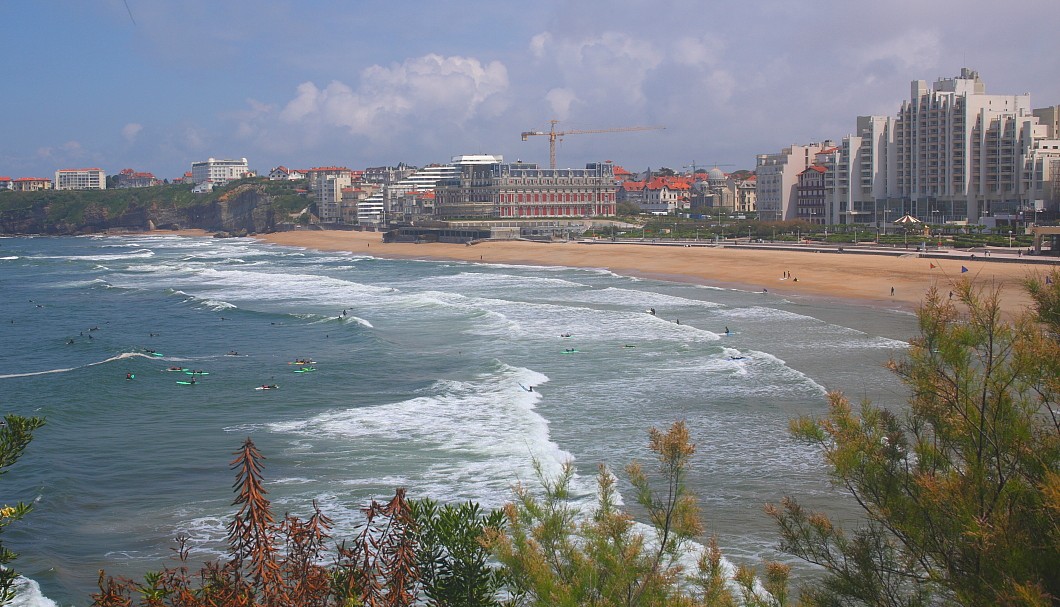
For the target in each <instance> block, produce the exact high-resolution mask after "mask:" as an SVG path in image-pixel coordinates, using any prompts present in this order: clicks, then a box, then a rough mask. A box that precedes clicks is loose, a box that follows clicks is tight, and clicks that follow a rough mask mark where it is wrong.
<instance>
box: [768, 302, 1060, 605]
mask: <svg viewBox="0 0 1060 607" xmlns="http://www.w3.org/2000/svg"><path fill="white" fill-rule="evenodd" d="M1043 286H1044V285H1043ZM1052 287H1055V285H1052ZM954 290H955V291H956V292H957V293H958V294H959V298H958V299H959V303H957V302H952V301H949V300H943V298H942V297H940V296H939V294H938V293H937V291H935V290H932V291H931V292H930V293H929V295H928V296H927V298H926V300H925V302H924V304H923V305H922V307H921V308H920V310H919V313H918V316H919V321H920V336H919V337H917V338H915V339H913V340H912V341H911V342H910V349H909V352H908V355H907V356H906V358H905V359H904V360H902V361H897V362H896V361H892V363H891V365H890V367H891V369H892V370H893V371H894V372H895V373H896V374H897V375H898V376H899V377H900V378H901V379H902V381H903V382H904V383H905V384H906V385H907V386H908V387H909V389H910V392H911V397H910V400H909V409H908V411H907V412H905V413H895V412H892V411H889V410H886V409H882V408H879V407H875V406H873V405H871V404H870V403H864V404H862V405H861V407H860V408H859V409H858V410H857V411H856V412H855V410H854V408H853V407H852V406H851V405H850V403H849V402H848V401H847V400H846V398H845V397H843V395H842V394H839V393H832V394H830V395H829V399H830V401H831V410H830V413H829V415H828V416H827V417H825V418H822V419H801V420H797V421H795V422H794V423H793V425H792V428H793V432H794V433H795V435H796V436H798V437H799V438H801V439H803V440H805V441H807V442H809V443H811V444H814V445H817V446H819V447H820V448H821V449H822V450H823V452H824V455H825V459H826V460H827V462H828V464H829V466H830V467H831V469H832V476H833V480H834V481H835V482H836V484H838V485H839V486H841V487H843V488H844V489H846V490H847V491H849V492H850V493H851V494H853V496H854V498H855V499H856V500H857V502H858V504H859V505H860V506H861V507H862V509H863V510H864V513H865V515H866V518H867V522H866V523H865V524H864V525H863V526H862V527H861V528H859V529H858V530H857V531H856V532H855V533H854V534H853V536H848V535H847V534H846V533H845V532H844V531H843V530H842V529H840V528H838V527H837V526H836V525H835V524H834V523H833V522H832V521H831V520H830V519H829V518H828V517H827V516H826V515H824V514H822V513H808V512H805V511H803V510H802V508H801V507H800V506H799V505H798V503H797V502H796V501H795V500H794V499H791V498H789V499H786V500H785V501H784V502H783V504H782V505H781V506H780V507H776V506H771V507H769V508H768V511H769V513H770V514H771V515H772V516H773V517H774V519H775V520H776V521H777V523H778V525H779V527H780V530H781V534H782V538H783V539H782V548H783V549H784V550H786V551H788V552H791V553H792V554H795V555H797V556H799V557H801V558H803V559H806V560H808V561H810V562H813V563H817V564H819V565H821V566H823V567H824V568H825V569H826V570H827V571H828V573H829V575H828V577H827V578H826V579H825V581H824V582H822V583H821V584H819V585H817V586H815V587H813V588H811V589H809V590H808V592H807V593H806V595H805V597H806V599H807V600H808V601H809V602H810V603H811V604H819V605H839V604H842V605H929V604H931V605H934V604H950V603H954V604H960V605H999V604H1006V605H1047V604H1050V601H1053V602H1054V603H1053V604H1055V601H1056V600H1058V597H1060V576H1058V575H1057V571H1060V526H1058V524H1057V520H1058V518H1057V514H1058V513H1060V499H1058V497H1060V476H1058V473H1057V470H1058V464H1060V417H1058V416H1060V414H1058V405H1060V400H1058V398H1057V396H1058V394H1060V392H1058V388H1060V381H1058V380H1060V347H1058V345H1057V342H1056V341H1055V340H1054V339H1052V338H1051V337H1049V336H1048V334H1047V333H1045V332H1043V331H1042V329H1041V325H1040V324H1038V323H1037V322H1035V320H1036V319H1034V318H1031V317H1029V316H1024V317H1021V318H1018V319H1016V320H1014V321H1011V322H1008V321H1004V320H1003V319H1002V317H1001V312H1000V305H999V292H998V291H997V290H986V289H983V288H978V287H975V286H974V285H973V284H971V283H970V282H967V281H964V282H962V283H960V284H958V285H957V286H956V288H955V289H954ZM1032 293H1033V291H1032ZM1038 293H1039V295H1040V297H1039V301H1041V302H1042V306H1041V307H1042V310H1041V311H1042V312H1049V313H1051V312H1050V310H1051V311H1055V310H1056V307H1055V305H1056V304H1055V302H1056V301H1058V299H1057V298H1056V292H1055V288H1053V289H1050V290H1048V292H1047V291H1046V290H1045V289H1044V288H1043V289H1042V290H1040V291H1038ZM958 306H959V307H958ZM1045 317H1046V315H1045V314H1043V318H1045ZM1050 318H1051V317H1050Z"/></svg>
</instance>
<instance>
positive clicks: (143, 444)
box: [0, 235, 916, 605]
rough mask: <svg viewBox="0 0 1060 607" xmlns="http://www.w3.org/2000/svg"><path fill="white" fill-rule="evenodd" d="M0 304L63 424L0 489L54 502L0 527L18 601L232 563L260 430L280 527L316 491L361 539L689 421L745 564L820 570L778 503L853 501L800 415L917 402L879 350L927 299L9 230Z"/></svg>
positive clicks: (718, 511)
mask: <svg viewBox="0 0 1060 607" xmlns="http://www.w3.org/2000/svg"><path fill="white" fill-rule="evenodd" d="M779 278H780V277H779V276H778V279H779ZM651 309H654V310H655V314H654V315H653V314H651V313H649V310H651ZM0 311H2V312H0V344H2V346H0V414H3V415H7V414H12V413H13V414H20V415H38V416H44V417H46V418H47V424H46V425H45V426H44V427H43V428H41V429H40V430H39V431H38V432H37V433H36V436H35V439H34V441H33V443H32V444H31V445H30V447H29V448H28V449H27V451H26V454H25V456H24V457H23V459H22V460H21V461H19V462H18V464H17V465H16V466H14V467H13V468H12V469H11V470H10V471H9V473H8V474H6V475H4V476H3V478H2V480H0V483H2V487H3V490H2V498H0V501H3V502H4V503H13V502H15V501H20V500H21V501H27V502H34V504H35V507H34V510H33V512H32V513H31V514H30V515H29V516H28V517H27V518H26V519H24V520H23V521H21V522H19V523H17V524H15V525H13V526H11V527H9V528H8V529H7V530H5V534H4V542H5V545H7V546H8V547H10V548H11V549H13V550H15V551H16V552H19V553H20V557H19V559H18V560H17V561H16V562H15V566H16V568H17V569H18V570H19V571H20V572H21V573H23V574H24V575H25V576H26V577H27V578H28V580H29V582H27V587H26V589H25V591H24V593H23V596H22V597H21V602H22V604H24V605H51V604H53V602H54V604H59V605H84V604H87V603H88V602H89V593H91V592H92V591H93V590H94V589H95V584H96V578H97V572H98V570H99V569H106V571H107V572H108V573H109V574H112V575H123V576H132V577H136V576H139V575H142V574H143V572H145V571H150V570H157V569H159V568H160V567H161V566H162V565H163V564H164V563H172V557H173V551H172V548H173V546H174V543H173V538H174V537H175V536H177V535H178V534H181V533H184V534H187V535H189V536H190V537H191V539H192V542H191V543H192V546H193V553H192V562H193V563H198V562H201V561H203V560H205V559H209V558H213V557H216V556H219V555H221V550H222V549H223V544H224V537H225V523H226V522H227V520H229V518H230V516H231V514H232V513H233V512H234V509H233V507H232V505H231V503H232V499H233V497H234V495H233V493H232V483H233V480H234V475H233V472H232V471H231V470H230V469H229V463H230V461H231V460H232V458H233V453H234V452H235V451H236V450H237V449H238V448H239V446H240V445H241V444H242V442H243V440H244V439H245V438H246V437H248V436H249V437H252V438H253V440H254V442H255V444H256V445H257V446H258V448H259V449H260V450H261V451H262V452H263V453H264V455H265V457H266V458H267V459H266V461H265V479H266V487H267V489H268V490H269V492H270V493H269V496H268V497H269V498H270V499H271V500H272V503H273V506H274V510H275V513H276V514H277V516H282V515H283V513H284V512H291V513H293V514H297V515H300V516H307V515H308V514H309V513H310V511H311V504H312V502H313V501H314V500H316V502H317V503H318V504H319V505H320V507H321V509H322V510H323V512H324V513H325V514H327V515H328V516H329V517H331V518H332V519H333V520H334V521H335V529H334V530H333V535H334V536H335V537H336V538H340V539H341V538H348V537H351V536H353V535H354V533H355V532H356V528H357V525H358V523H359V522H360V520H361V512H360V508H361V507H362V506H364V505H365V504H366V503H367V501H368V500H371V499H372V498H377V499H386V498H389V497H390V496H392V495H393V492H394V489H395V488H397V487H406V488H407V489H408V494H409V496H410V497H411V498H421V497H430V498H434V499H437V500H441V501H445V502H459V501H464V500H474V501H477V502H480V503H482V504H483V505H484V506H487V507H490V508H495V507H499V506H501V505H502V504H503V503H505V502H506V501H508V500H509V499H510V497H511V487H512V485H513V484H514V483H517V482H523V483H529V484H533V483H534V472H533V462H534V460H535V459H536V460H537V461H539V462H540V463H541V465H542V467H543V468H544V470H545V471H546V472H555V471H557V470H558V469H559V468H560V466H561V465H562V463H563V462H564V461H566V460H572V461H573V462H574V463H575V465H576V468H577V471H578V476H577V478H576V479H575V487H576V490H577V492H578V493H579V495H580V496H581V497H582V498H583V499H586V500H590V499H591V498H592V494H593V490H594V487H595V485H594V480H595V473H596V467H597V465H598V464H599V463H604V464H607V465H608V466H610V467H611V468H612V469H613V470H615V471H616V472H617V473H619V476H620V477H621V472H620V471H621V470H622V468H623V467H624V466H625V464H627V463H628V462H629V461H631V460H633V459H637V460H640V461H642V462H643V461H647V460H648V459H649V458H650V453H649V452H648V450H647V431H648V429H649V428H650V427H652V426H656V427H660V428H666V427H668V426H669V425H670V424H671V423H672V422H674V421H676V420H685V421H687V423H688V425H689V427H690V429H691V432H692V436H693V440H694V441H695V443H696V444H697V453H696V456H695V467H694V469H693V471H692V477H691V487H692V488H693V489H694V490H695V492H696V493H697V494H698V496H699V497H700V500H701V503H702V505H703V511H704V518H705V520H706V523H707V527H708V530H709V532H711V533H713V534H715V535H717V537H718V541H719V544H720V546H721V548H722V550H723V552H724V554H725V555H726V557H727V558H728V559H729V560H731V561H733V562H736V563H755V562H757V561H758V560H759V559H761V558H763V557H769V558H781V559H785V560H788V561H789V562H792V564H793V565H794V566H795V572H794V573H795V576H796V577H799V576H805V575H813V571H812V569H810V568H809V566H807V565H803V564H800V563H799V562H798V561H790V559H787V557H784V555H782V554H779V553H777V552H776V544H777V541H778V536H777V533H776V531H775V529H774V526H773V523H772V521H771V520H770V519H769V518H768V517H767V516H766V515H765V514H764V513H763V510H762V508H763V505H764V504H766V503H767V502H777V501H778V500H780V498H781V497H782V496H784V495H794V496H796V497H798V498H799V499H800V501H802V502H804V503H805V504H806V505H808V506H811V507H814V508H824V509H827V510H828V511H829V512H832V513H836V514H837V515H838V516H839V518H840V519H844V520H853V519H854V518H855V517H856V515H857V511H856V508H855V507H854V505H853V504H852V501H851V500H850V499H849V497H848V496H845V495H843V494H842V493H841V492H839V491H838V490H836V489H834V488H833V487H832V486H831V485H830V484H829V482H828V476H827V469H826V468H825V466H824V464H823V462H822V459H821V457H820V454H819V453H818V452H816V451H815V450H813V449H812V448H810V447H807V446H805V445H802V444H799V443H796V442H795V441H793V440H792V439H791V438H790V437H789V435H788V429H787V428H788V421H789V420H790V419H791V418H793V417H795V416H797V415H803V414H817V415H819V414H824V413H825V412H826V411H827V403H826V401H825V391H826V390H831V389H839V390H843V391H844V392H846V393H847V394H848V395H849V396H850V397H851V398H852V400H855V401H859V400H861V399H862V398H868V399H871V400H873V401H874V402H878V403H881V404H885V405H888V406H894V407H900V406H902V404H903V403H904V401H905V398H906V391H905V389H904V388H903V386H902V385H901V384H900V383H899V382H898V381H897V379H896V378H895V377H894V376H893V375H892V374H891V373H890V372H888V371H887V370H886V369H885V368H884V363H885V362H886V361H887V360H888V358H890V357H896V356H901V355H902V353H903V352H904V349H905V348H906V342H905V340H906V339H908V338H909V337H912V336H913V335H914V334H915V332H916V319H915V317H914V316H913V315H911V314H909V313H907V312H900V311H894V310H886V309H879V308H870V307H866V306H852V305H847V304H843V303H835V302H830V301H823V300H820V299H815V300H809V299H785V298H783V297H779V296H776V295H774V294H772V293H759V292H751V291H743V290H738V289H729V288H714V287H709V286H700V285H694V284H685V283H670V282H662V281H655V280H644V279H637V278H631V277H627V276H619V275H616V274H613V273H611V272H609V271H606V270H602V269H571V268H563V267H540V266H534V267H531V266H514V265H495V264H471V263H459V262H446V261H412V260H386V259H378V258H373V257H368V256H364V255H354V254H345V253H333V252H315V251H309V250H303V249H298V248H292V247H281V246H274V245H269V244H265V243H261V242H258V241H255V240H252V239H213V238H205V237H181V236H159V235H139V236H85V237H76V238H73V237H60V238H49V237H18V238H0ZM726 329H728V330H729V334H727V335H726V333H725V331H726ZM564 335H569V337H564ZM568 350H575V351H574V352H568ZM300 358H302V359H305V358H309V359H312V360H314V361H316V363H315V365H314V367H315V368H316V371H314V372H311V373H295V371H296V370H297V369H298V368H299V365H294V364H290V363H292V362H293V361H296V360H297V359H300ZM178 366H179V367H186V368H189V369H192V370H202V371H205V372H206V373H207V374H203V375H199V376H198V380H197V382H196V383H195V384H194V385H182V384H178V383H177V382H178V380H186V379H188V378H189V377H188V376H186V375H185V374H184V373H182V372H179V371H169V370H167V369H168V368H169V367H178ZM127 374H131V375H134V376H135V377H133V378H132V379H126V377H127ZM263 384H276V385H278V386H279V388H278V389H275V390H256V389H255V388H256V387H259V386H261V385H263ZM530 387H533V390H532V391H531V390H530V389H529V388H530ZM627 487H628V486H627V485H625V484H621V485H620V489H624V488H627ZM627 494H628V491H627Z"/></svg>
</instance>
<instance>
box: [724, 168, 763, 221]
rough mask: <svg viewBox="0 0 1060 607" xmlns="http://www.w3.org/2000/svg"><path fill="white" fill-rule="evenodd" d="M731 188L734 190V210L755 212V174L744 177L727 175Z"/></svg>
mask: <svg viewBox="0 0 1060 607" xmlns="http://www.w3.org/2000/svg"><path fill="white" fill-rule="evenodd" d="M729 181H730V182H731V183H732V187H733V189H734V190H735V191H736V202H735V205H736V212H737V213H741V214H746V213H755V212H757V211H758V196H757V182H758V178H757V177H756V176H755V175H749V176H747V177H746V178H743V179H741V178H737V177H733V176H731V175H730V176H729Z"/></svg>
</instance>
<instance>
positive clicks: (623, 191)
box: [615, 167, 645, 208]
mask: <svg viewBox="0 0 1060 607" xmlns="http://www.w3.org/2000/svg"><path fill="white" fill-rule="evenodd" d="M616 168H617V167H616ZM644 185H645V182H643V181H632V180H628V181H623V182H622V183H621V184H619V186H618V190H617V191H616V192H615V203H619V202H628V203H631V204H635V205H637V207H638V208H640V207H642V205H643V204H644Z"/></svg>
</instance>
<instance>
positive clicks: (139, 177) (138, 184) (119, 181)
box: [114, 169, 162, 188]
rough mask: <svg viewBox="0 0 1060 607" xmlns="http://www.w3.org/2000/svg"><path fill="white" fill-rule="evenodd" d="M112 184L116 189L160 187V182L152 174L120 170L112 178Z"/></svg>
mask: <svg viewBox="0 0 1060 607" xmlns="http://www.w3.org/2000/svg"><path fill="white" fill-rule="evenodd" d="M114 183H115V187H118V188H149V187H152V186H156V185H162V180H161V179H159V178H157V177H155V176H154V175H153V174H152V173H147V172H142V171H134V170H132V169H122V170H121V171H120V172H119V173H118V174H117V175H115V176H114Z"/></svg>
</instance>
